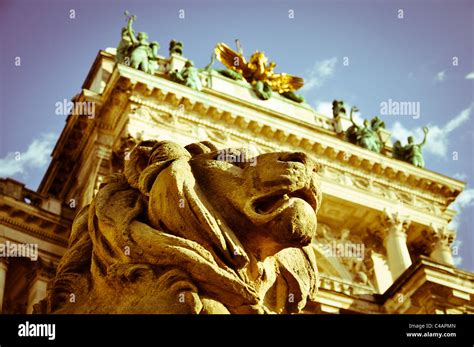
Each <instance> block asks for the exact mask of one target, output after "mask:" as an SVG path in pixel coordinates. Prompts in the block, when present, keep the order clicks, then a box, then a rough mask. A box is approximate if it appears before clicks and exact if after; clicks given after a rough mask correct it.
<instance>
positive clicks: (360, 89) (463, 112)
mask: <svg viewBox="0 0 474 347" xmlns="http://www.w3.org/2000/svg"><path fill="white" fill-rule="evenodd" d="M125 9H128V10H129V11H130V12H131V13H133V14H136V15H137V17H138V20H137V23H136V25H135V28H136V30H138V31H147V32H148V34H149V37H150V39H151V40H157V41H159V42H160V44H161V49H160V51H159V53H160V54H162V55H166V54H167V49H168V43H169V41H170V40H171V39H178V40H180V41H183V42H184V55H185V56H186V57H188V58H190V59H193V60H194V62H195V63H196V65H197V66H204V65H206V64H207V63H208V61H209V57H210V54H211V51H212V49H213V47H214V46H215V44H216V43H217V42H226V43H228V44H229V45H231V46H233V45H234V40H235V39H236V38H239V39H240V41H241V43H242V46H243V49H244V52H245V53H246V55H249V54H250V53H252V52H253V51H255V50H263V51H264V52H265V53H266V54H267V56H269V57H270V59H271V60H274V61H276V63H277V70H279V71H284V72H288V73H292V74H294V75H298V76H302V77H304V78H305V79H306V87H305V89H304V90H303V93H304V95H305V97H306V99H307V100H308V102H309V103H310V104H311V105H312V106H313V107H314V108H315V109H317V110H319V111H321V112H324V113H328V112H330V102H331V101H332V100H333V99H336V98H337V99H342V100H344V101H345V102H346V104H348V105H357V106H358V108H359V109H360V110H361V114H360V116H361V117H373V116H375V115H379V114H380V103H381V102H384V101H388V100H389V99H391V100H393V101H404V102H406V101H413V102H417V103H419V105H420V111H421V113H420V117H419V118H418V119H414V118H413V117H410V116H397V115H386V116H383V117H382V118H383V119H384V121H385V123H386V124H387V127H388V128H389V129H392V130H393V132H394V134H393V135H394V137H395V138H400V139H401V140H402V141H405V140H406V137H407V136H408V135H410V134H414V135H415V137H416V138H417V139H418V140H421V138H422V133H421V127H422V126H424V125H429V126H430V129H431V132H430V135H429V138H428V144H427V146H426V147H425V151H424V152H425V160H426V167H427V169H429V170H433V171H436V172H439V173H442V174H445V175H448V176H451V177H456V178H458V179H461V180H463V181H465V182H467V188H466V191H465V192H464V193H463V194H462V195H461V196H460V198H459V199H458V201H457V202H456V203H455V206H454V207H455V208H456V209H457V210H458V211H460V212H461V214H460V215H459V217H458V218H456V220H455V221H454V223H453V226H455V227H457V228H458V239H459V241H460V243H459V244H458V246H459V257H458V258H457V261H458V262H459V264H460V267H462V268H466V269H469V270H471V271H472V270H474V260H473V256H472V253H471V252H470V251H469V249H470V248H471V247H472V246H473V237H472V230H471V225H472V215H473V212H474V189H473V188H472V185H471V184H472V182H473V180H472V177H473V174H474V167H473V166H474V164H473V160H472V159H473V156H472V148H473V142H474V131H473V130H474V129H473V126H472V125H473V123H472V122H473V121H472V117H473V111H474V56H473V55H474V54H473V52H474V38H473V36H474V18H473V17H474V2H472V1H460V0H454V1H406V2H405V1H370V0H366V1H355V0H354V1H349V0H345V1H271V2H270V1H258V2H255V1H248V0H247V1H242V0H241V1H230V2H225V3H224V2H222V1H133V2H132V1H112V0H107V1H92V0H91V1H81V2H78V1H67V0H66V1H56V0H55V1H51V0H47V1H46V0H28V1H26V0H16V1H9V0H3V1H2V2H1V3H0V29H1V32H2V37H1V39H0V176H11V177H15V178H17V179H18V180H20V181H23V182H25V183H26V185H27V186H28V187H30V188H33V189H35V188H36V187H37V185H38V184H39V182H40V180H41V177H42V175H43V174H44V172H45V170H46V168H47V165H48V163H49V160H50V157H49V156H50V153H51V150H52V147H53V145H54V143H55V141H56V139H57V137H58V136H59V133H60V131H61V130H62V128H63V126H64V122H65V117H64V116H59V115H56V114H55V112H54V111H55V103H56V102H58V101H59V102H61V101H62V100H63V99H67V100H69V99H70V98H71V97H72V96H73V95H75V94H76V93H78V92H79V91H80V87H81V85H82V83H83V81H84V79H85V77H86V75H87V72H88V71H89V68H90V66H91V64H92V62H93V60H94V58H95V56H96V54H97V52H98V50H99V49H105V48H107V47H115V46H116V45H117V43H118V41H119V38H120V29H121V27H122V26H123V25H124V23H125V19H124V16H123V12H124V10H125ZM70 10H74V14H75V18H70V14H71V12H70ZM180 10H184V14H185V18H184V19H181V18H179V14H180ZM290 10H292V11H293V12H290ZM399 10H402V11H403V13H402V14H403V18H399V17H400V14H401V13H400V11H399ZM181 13H182V12H181ZM290 13H292V14H294V18H290V17H291V15H290ZM16 57H20V58H21V65H20V66H15V59H16ZM17 152H19V153H20V154H21V160H15V155H16V154H17ZM453 152H456V153H457V159H458V160H453Z"/></svg>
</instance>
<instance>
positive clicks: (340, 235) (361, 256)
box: [313, 223, 374, 287]
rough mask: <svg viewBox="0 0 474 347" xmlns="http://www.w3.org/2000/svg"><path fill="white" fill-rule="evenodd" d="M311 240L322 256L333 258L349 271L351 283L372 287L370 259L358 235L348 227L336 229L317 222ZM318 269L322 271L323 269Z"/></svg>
mask: <svg viewBox="0 0 474 347" xmlns="http://www.w3.org/2000/svg"><path fill="white" fill-rule="evenodd" d="M313 242H314V243H315V244H316V245H317V247H318V248H319V249H320V250H321V251H322V253H323V255H324V256H326V257H327V258H333V259H332V260H333V261H337V262H339V264H340V265H342V266H343V267H344V268H345V269H346V270H347V272H348V273H350V275H351V277H352V282H353V283H356V284H362V285H366V286H369V287H374V286H373V284H372V283H373V264H372V260H371V258H370V256H368V250H367V248H366V245H365V244H364V242H363V240H362V238H361V237H360V236H359V235H355V234H353V233H351V231H350V230H349V229H348V228H343V229H341V230H338V231H336V230H334V229H333V228H331V227H330V226H328V225H327V224H323V223H319V224H318V228H317V232H316V236H315V239H314V241H313ZM369 251H370V250H369ZM320 271H322V273H324V269H320Z"/></svg>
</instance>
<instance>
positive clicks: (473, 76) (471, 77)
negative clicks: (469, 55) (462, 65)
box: [466, 71, 474, 80]
mask: <svg viewBox="0 0 474 347" xmlns="http://www.w3.org/2000/svg"><path fill="white" fill-rule="evenodd" d="M466 79H467V80H474V71H473V72H470V73H468V74H467V75H466Z"/></svg>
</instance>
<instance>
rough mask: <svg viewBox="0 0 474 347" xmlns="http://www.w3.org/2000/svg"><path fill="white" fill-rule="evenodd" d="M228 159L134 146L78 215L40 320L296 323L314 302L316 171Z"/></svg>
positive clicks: (207, 151) (262, 159)
mask: <svg viewBox="0 0 474 347" xmlns="http://www.w3.org/2000/svg"><path fill="white" fill-rule="evenodd" d="M231 152H232V153H235V156H234V157H232V156H230V158H229V156H228V155H226V156H224V158H226V159H225V160H218V159H217V158H219V159H222V157H223V156H222V155H221V152H220V151H217V150H216V148H215V147H214V146H213V145H212V144H211V143H209V142H201V143H195V144H192V145H189V146H187V147H186V148H184V147H182V146H180V145H178V144H175V143H171V142H155V141H146V142H142V143H141V144H140V145H139V146H137V147H136V148H135V149H134V150H133V151H132V153H131V155H130V159H129V160H127V161H126V163H125V169H124V172H123V173H119V174H114V175H112V176H110V177H109V179H108V181H107V182H106V183H105V184H103V185H102V187H101V189H100V190H99V192H98V194H97V195H96V197H95V199H94V200H93V202H92V203H91V205H90V206H87V207H86V208H84V209H83V210H82V211H80V213H79V214H78V215H77V217H76V219H75V221H74V225H73V228H72V232H71V237H70V244H69V248H68V251H67V253H66V254H65V256H64V257H63V259H62V261H61V263H60V265H59V268H58V272H57V276H56V278H55V279H54V280H53V281H52V283H51V290H50V293H49V296H48V298H47V300H46V301H45V302H43V304H42V307H43V308H44V310H45V311H46V312H53V313H296V312H299V311H300V310H302V308H303V307H304V306H305V305H306V302H307V301H308V300H314V299H315V295H316V291H317V269H316V263H315V258H314V253H313V252H312V250H311V249H310V248H309V247H307V246H308V244H309V243H310V241H311V239H312V238H313V236H314V234H315V232H316V226H317V219H316V211H317V210H318V208H319V205H320V203H321V191H320V187H319V181H318V176H317V170H318V166H317V164H315V163H314V162H313V161H311V159H310V158H309V157H308V156H306V155H305V154H303V153H286V152H282V153H269V154H262V155H260V156H258V157H257V158H253V159H256V161H255V160H252V161H244V162H242V161H240V162H236V161H235V160H232V158H234V159H235V158H245V156H244V155H241V154H242V153H241V152H240V151H239V150H232V151H231ZM226 153H229V150H227V151H226Z"/></svg>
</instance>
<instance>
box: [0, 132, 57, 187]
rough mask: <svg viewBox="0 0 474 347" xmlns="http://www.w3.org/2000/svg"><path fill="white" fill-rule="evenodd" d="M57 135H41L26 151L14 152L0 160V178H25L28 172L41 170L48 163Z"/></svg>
mask: <svg viewBox="0 0 474 347" xmlns="http://www.w3.org/2000/svg"><path fill="white" fill-rule="evenodd" d="M56 139H57V135H55V134H53V133H48V134H43V135H41V136H40V137H39V138H36V139H34V140H33V142H31V144H30V145H29V146H28V149H27V150H26V151H21V150H18V151H15V152H10V153H8V154H7V155H6V156H5V157H4V158H0V177H11V176H18V177H23V178H24V177H27V176H28V173H29V170H32V169H33V170H34V169H40V168H43V167H44V166H45V165H46V164H47V163H48V162H49V158H50V155H51V151H52V150H53V146H54V143H55V140H56Z"/></svg>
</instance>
